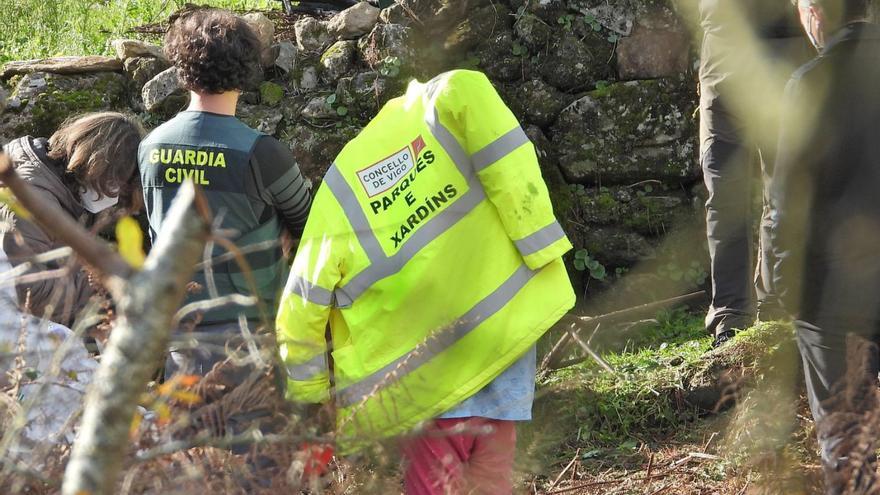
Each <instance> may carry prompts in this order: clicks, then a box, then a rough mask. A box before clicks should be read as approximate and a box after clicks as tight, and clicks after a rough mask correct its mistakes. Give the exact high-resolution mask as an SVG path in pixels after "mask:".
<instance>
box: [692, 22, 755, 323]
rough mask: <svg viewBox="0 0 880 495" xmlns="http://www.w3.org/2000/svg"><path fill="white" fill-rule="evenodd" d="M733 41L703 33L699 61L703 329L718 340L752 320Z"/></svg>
mask: <svg viewBox="0 0 880 495" xmlns="http://www.w3.org/2000/svg"><path fill="white" fill-rule="evenodd" d="M736 45H737V41H736V40H735V39H731V38H730V37H725V36H716V35H713V34H711V33H708V32H707V33H706V34H705V36H704V37H703V45H702V51H701V57H700V59H701V61H700V165H701V167H702V169H703V181H704V182H705V184H706V189H707V190H708V192H709V198H708V199H707V201H706V234H707V239H708V244H709V258H710V275H711V281H712V300H711V304H710V306H709V311H708V313H707V315H706V329H707V330H708V331H709V332H710V333H712V334H713V335H715V336H716V337H718V336H719V335H722V334H724V333H726V332H732V331H733V330H735V329H744V328H748V327H749V326H751V325H752V323H753V322H754V307H753V306H754V303H753V301H752V297H753V291H754V289H753V288H752V281H751V278H752V273H753V269H754V266H753V265H752V242H751V237H752V236H751V220H750V219H751V216H752V215H751V199H750V198H751V190H752V186H751V181H752V173H751V165H752V163H751V160H752V158H753V157H752V155H753V153H754V146H747V145H745V144H744V142H743V136H744V133H745V131H746V129H744V126H743V122H742V121H741V119H739V118H738V116H737V115H736V114H735V112H734V111H733V110H732V109H731V108H730V106H729V102H728V101H727V100H728V99H729V98H730V96H731V94H732V93H733V92H735V91H740V90H741V89H742V88H743V87H745V86H744V85H745V84H746V83H745V82H744V78H743V75H742V74H739V73H738V72H739V71H742V70H743V68H742V67H741V66H740V65H741V64H740V63H738V62H739V58H738V57H740V55H739V52H740V50H738V49H737V48H738V47H737V46H736Z"/></svg>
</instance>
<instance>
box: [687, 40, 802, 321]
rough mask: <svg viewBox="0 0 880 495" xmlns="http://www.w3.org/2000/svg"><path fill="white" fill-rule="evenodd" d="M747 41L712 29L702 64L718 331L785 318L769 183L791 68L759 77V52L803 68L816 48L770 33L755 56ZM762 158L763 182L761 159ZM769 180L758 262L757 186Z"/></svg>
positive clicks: (703, 161)
mask: <svg viewBox="0 0 880 495" xmlns="http://www.w3.org/2000/svg"><path fill="white" fill-rule="evenodd" d="M739 45H742V43H741V41H740V40H732V39H730V38H727V37H723V36H716V35H712V34H706V35H705V37H704V38H703V46H702V55H701V65H700V165H701V167H702V169H703V180H704V182H705V184H706V189H707V190H708V192H709V197H708V200H707V201H706V230H707V238H708V247H709V257H710V273H711V280H712V294H711V295H712V299H711V304H710V307H709V311H708V314H707V315H706V328H707V329H708V330H709V332H711V333H713V334H714V335H718V334H720V333H722V332H725V331H728V330H733V329H744V328H747V327H750V326H751V325H752V324H753V323H754V320H755V317H756V316H758V317H760V318H761V319H776V318H780V317H782V313H781V311H780V310H779V305H778V303H777V299H776V295H775V290H774V288H773V284H772V279H773V277H772V273H773V265H774V259H773V254H772V249H771V245H770V242H769V241H770V226H771V220H770V208H769V201H768V188H769V183H770V177H771V176H772V166H773V162H774V161H775V159H776V157H775V153H776V138H777V134H778V112H777V111H776V109H778V105H779V101H780V100H781V97H782V92H783V90H784V87H785V82H786V81H787V78H788V76H789V75H790V73H791V72H790V71H789V70H787V69H785V70H778V71H777V72H775V73H772V74H767V75H765V76H766V77H764V78H763V79H762V78H761V77H756V76H755V74H759V73H760V71H759V70H758V69H756V68H755V67H754V65H755V63H756V62H755V60H754V59H756V58H758V59H761V58H762V56H766V55H770V56H772V57H775V59H768V60H766V64H767V65H768V66H770V67H774V68H777V69H778V68H779V67H789V68H793V67H796V66H797V65H798V64H799V63H800V62H801V61H805V60H806V59H807V58H808V57H809V55H810V52H809V50H808V49H807V48H806V43H805V40H803V39H800V38H782V39H773V40H763V46H764V47H765V48H766V53H764V54H761V56H758V55H755V56H754V57H749V56H747V54H746V53H745V52H744V49H743V47H742V46H739ZM758 163H760V179H761V180H760V181H759V180H756V179H757V177H756V176H757V169H758V168H759V167H758V166H757V164H758ZM758 183H760V184H762V185H763V187H762V191H761V192H762V198H763V201H762V205H763V208H762V214H761V221H760V224H759V229H758V236H757V238H758V247H757V262H755V255H754V253H755V247H754V237H755V236H754V235H753V230H754V228H753V223H754V217H755V215H753V213H752V210H753V199H752V198H753V192H754V189H755V185H756V184H758Z"/></svg>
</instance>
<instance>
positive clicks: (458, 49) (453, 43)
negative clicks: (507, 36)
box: [443, 4, 513, 54]
mask: <svg viewBox="0 0 880 495" xmlns="http://www.w3.org/2000/svg"><path fill="white" fill-rule="evenodd" d="M512 25H513V21H512V20H511V16H510V9H508V8H507V7H506V6H505V5H504V4H494V5H486V6H485V7H481V8H477V9H472V10H470V11H468V12H467V14H466V17H465V19H464V21H462V22H460V23H459V24H458V25H457V26H455V28H453V29H452V32H451V33H450V34H449V36H447V37H446V41H445V42H444V46H443V48H444V49H445V50H446V51H447V52H451V53H455V54H463V53H467V52H468V51H469V50H471V49H473V48H474V47H476V46H477V45H478V44H480V43H481V42H482V41H484V40H485V39H486V38H487V37H488V38H491V37H493V36H494V35H495V34H496V33H499V32H502V31H509V30H510V28H511V27H512Z"/></svg>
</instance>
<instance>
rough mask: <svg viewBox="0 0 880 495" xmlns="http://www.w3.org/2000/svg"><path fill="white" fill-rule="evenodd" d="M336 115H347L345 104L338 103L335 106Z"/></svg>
mask: <svg viewBox="0 0 880 495" xmlns="http://www.w3.org/2000/svg"><path fill="white" fill-rule="evenodd" d="M336 115H339V116H340V117H345V116H346V115H348V107H346V106H345V105H339V106H338V107H337V108H336Z"/></svg>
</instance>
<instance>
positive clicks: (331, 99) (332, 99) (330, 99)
mask: <svg viewBox="0 0 880 495" xmlns="http://www.w3.org/2000/svg"><path fill="white" fill-rule="evenodd" d="M326 101H327V103H329V104H331V105H332V104H334V103H336V93H333V94H331V95H330V96H328V97H327V100H326Z"/></svg>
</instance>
